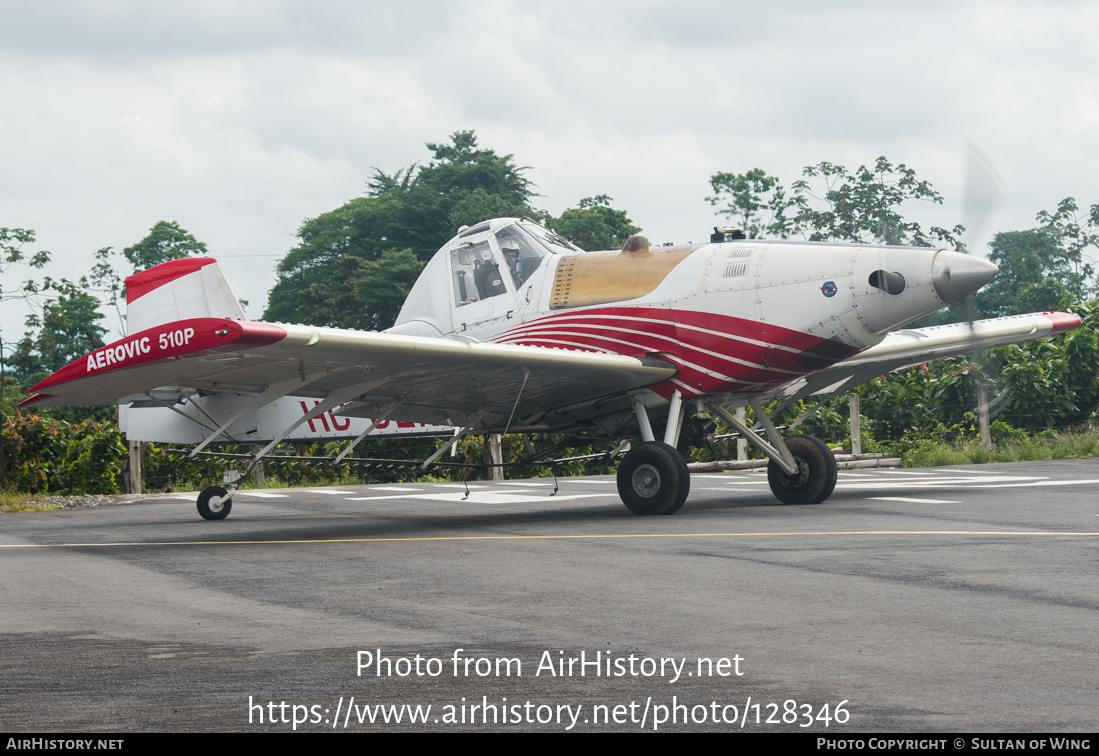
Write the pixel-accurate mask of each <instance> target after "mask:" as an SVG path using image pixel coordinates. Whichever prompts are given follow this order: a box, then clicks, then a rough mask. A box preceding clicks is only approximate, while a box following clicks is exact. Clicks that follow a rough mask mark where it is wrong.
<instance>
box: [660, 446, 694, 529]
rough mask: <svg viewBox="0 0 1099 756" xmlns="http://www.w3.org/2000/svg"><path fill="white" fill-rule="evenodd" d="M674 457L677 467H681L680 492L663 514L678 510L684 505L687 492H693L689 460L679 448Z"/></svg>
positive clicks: (673, 512)
mask: <svg viewBox="0 0 1099 756" xmlns="http://www.w3.org/2000/svg"><path fill="white" fill-rule="evenodd" d="M672 457H673V459H674V460H675V463H676V467H678V468H679V493H678V494H677V495H676V497H675V503H673V504H672V507H671V509H669V510H667V511H665V512H661V513H660V514H662V515H670V514H675V513H676V512H678V511H679V510H680V509H681V508H682V507H683V503H684V502H685V501H687V494H689V493H690V492H691V471H690V470H688V469H687V460H686V459H685V458H684V457H683V455H682V454H681V453H680V452H679V450H678V449H677V450H676V452H675V454H673V455H672Z"/></svg>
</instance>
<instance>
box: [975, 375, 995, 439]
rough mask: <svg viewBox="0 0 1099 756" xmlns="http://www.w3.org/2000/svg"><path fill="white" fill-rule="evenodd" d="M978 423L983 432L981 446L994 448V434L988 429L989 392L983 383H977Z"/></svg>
mask: <svg viewBox="0 0 1099 756" xmlns="http://www.w3.org/2000/svg"><path fill="white" fill-rule="evenodd" d="M977 422H978V425H979V426H980V432H981V446H983V447H984V448H986V449H991V448H992V434H991V433H990V432H989V429H988V391H987V390H986V389H985V385H984V384H983V383H982V382H981V381H977Z"/></svg>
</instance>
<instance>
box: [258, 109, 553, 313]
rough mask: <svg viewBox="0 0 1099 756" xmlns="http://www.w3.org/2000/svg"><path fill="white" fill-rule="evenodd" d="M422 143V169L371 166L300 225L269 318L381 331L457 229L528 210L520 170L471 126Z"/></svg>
mask: <svg viewBox="0 0 1099 756" xmlns="http://www.w3.org/2000/svg"><path fill="white" fill-rule="evenodd" d="M427 148H428V149H429V150H431V152H432V156H433V159H432V160H431V162H429V163H428V164H427V165H426V166H417V165H412V166H409V167H408V168H404V169H400V170H398V171H396V172H395V173H393V174H386V173H383V172H382V171H379V170H375V173H374V176H373V178H372V179H371V180H370V182H369V191H368V193H367V196H366V197H359V198H356V199H353V200H351V201H350V202H348V203H347V204H345V205H343V206H342V207H339V208H337V209H335V210H333V211H331V212H328V213H324V214H323V215H320V216H318V217H316V218H312V219H310V220H307V221H305V223H303V224H302V227H301V228H300V229H299V231H298V239H299V244H298V245H297V246H296V247H294V248H293V249H292V250H290V252H289V253H288V254H287V255H286V257H285V258H283V259H282V261H281V262H280V263H279V265H278V283H277V284H276V285H275V287H274V288H273V289H272V290H271V293H270V296H269V299H268V305H267V312H266V313H265V314H264V317H265V318H266V319H272V320H282V321H291V322H299V323H313V324H317V325H326V326H337V327H345V328H365V329H375V328H387V327H389V326H390V325H392V324H393V320H394V319H395V318H396V315H397V313H398V312H399V310H400V303H402V302H403V301H404V298H405V296H407V294H408V291H409V289H411V287H412V283H413V282H414V281H415V279H416V275H417V274H418V273H419V270H420V269H422V267H423V264H425V263H426V262H427V260H429V259H430V258H431V256H432V255H433V254H434V253H435V252H436V251H437V250H438V249H439V247H440V246H442V245H443V243H445V242H446V240H447V239H449V238H450V237H451V236H453V235H454V233H456V232H457V230H458V228H460V227H461V226H463V225H471V224H473V223H477V222H480V221H482V220H486V219H487V218H493V217H500V216H520V215H528V214H530V213H531V212H533V211H531V210H530V208H529V206H528V202H529V200H530V198H531V197H532V196H533V192H532V190H531V184H530V182H529V181H528V180H527V179H526V178H525V177H524V176H523V171H525V170H526V169H525V168H521V167H519V166H517V165H516V164H515V162H514V161H513V159H512V156H511V155H497V154H496V152H495V151H493V150H488V149H479V148H478V147H477V138H476V136H475V135H474V133H473V132H472V131H458V132H455V133H454V134H452V135H451V141H450V143H449V144H428V145H427ZM414 258H415V260H416V261H418V268H416V269H415V271H413V269H414V268H415V267H416V264H415V263H414ZM394 266H395V269H392V268H394Z"/></svg>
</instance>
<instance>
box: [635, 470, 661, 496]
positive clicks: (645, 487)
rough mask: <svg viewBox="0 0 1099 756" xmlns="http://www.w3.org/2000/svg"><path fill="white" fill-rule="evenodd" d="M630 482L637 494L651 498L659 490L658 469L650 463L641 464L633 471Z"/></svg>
mask: <svg viewBox="0 0 1099 756" xmlns="http://www.w3.org/2000/svg"><path fill="white" fill-rule="evenodd" d="M631 482H632V483H633V490H634V491H635V492H636V493H637V495H638V496H641V497H643V498H645V499H651V498H652V497H653V496H655V495H656V494H657V492H658V491H660V471H659V470H657V469H656V468H655V467H653V466H652V465H641V466H640V467H638V468H637V469H636V470H634V471H633V479H632V481H631Z"/></svg>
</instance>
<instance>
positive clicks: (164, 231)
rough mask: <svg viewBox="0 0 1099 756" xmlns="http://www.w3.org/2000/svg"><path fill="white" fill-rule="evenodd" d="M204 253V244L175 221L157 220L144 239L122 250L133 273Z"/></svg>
mask: <svg viewBox="0 0 1099 756" xmlns="http://www.w3.org/2000/svg"><path fill="white" fill-rule="evenodd" d="M205 254H206V245H205V244H203V243H202V242H200V241H199V240H198V239H196V238H195V237H194V236H192V235H191V234H190V233H188V232H187V230H186V229H183V228H181V227H180V225H179V224H178V223H176V222H175V221H159V222H157V224H156V225H155V226H153V227H152V228H151V229H149V233H148V235H147V236H146V237H145V238H144V239H142V240H141V241H139V242H138V243H137V244H134V245H133V246H130V247H126V248H125V249H124V250H122V256H123V257H125V258H126V261H127V262H128V263H130V265H131V266H132V267H133V272H135V273H136V272H137V271H140V270H147V269H149V268H152V267H154V266H156V265H160V264H161V263H164V262H168V261H169V260H178V259H180V258H181V257H192V256H194V255H205Z"/></svg>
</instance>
